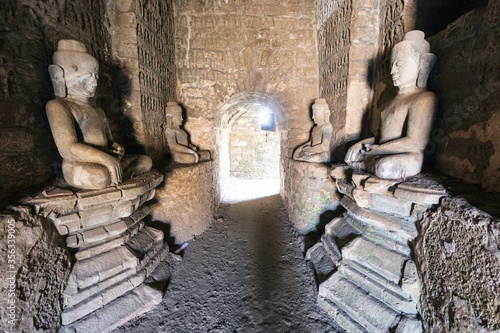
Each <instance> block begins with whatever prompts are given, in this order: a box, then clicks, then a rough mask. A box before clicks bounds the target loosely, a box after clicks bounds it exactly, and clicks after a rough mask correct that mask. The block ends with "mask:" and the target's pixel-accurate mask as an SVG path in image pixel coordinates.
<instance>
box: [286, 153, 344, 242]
mask: <svg viewBox="0 0 500 333" xmlns="http://www.w3.org/2000/svg"><path fill="white" fill-rule="evenodd" d="M288 168H289V171H288V173H287V174H288V175H289V176H288V177H287V178H288V179H287V183H286V184H285V202H286V209H287V212H288V215H289V217H290V220H291V221H293V223H294V227H295V228H296V229H297V230H298V232H299V233H300V234H302V235H306V234H308V233H310V232H316V231H317V227H318V226H319V225H320V220H321V215H322V214H324V213H325V212H328V211H335V210H336V209H337V208H339V196H338V195H337V194H336V188H335V183H334V182H333V181H332V179H331V177H330V175H329V167H328V166H327V165H324V164H319V163H307V162H301V161H295V160H292V159H290V160H289V162H288Z"/></svg>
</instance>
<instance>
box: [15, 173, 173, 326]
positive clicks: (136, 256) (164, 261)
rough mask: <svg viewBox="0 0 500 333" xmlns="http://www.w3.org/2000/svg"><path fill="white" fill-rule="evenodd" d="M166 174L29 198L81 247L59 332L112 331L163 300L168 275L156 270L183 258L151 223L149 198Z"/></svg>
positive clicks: (73, 245)
mask: <svg viewBox="0 0 500 333" xmlns="http://www.w3.org/2000/svg"><path fill="white" fill-rule="evenodd" d="M162 180H163V175H162V174H160V173H158V172H156V171H152V172H149V173H147V174H144V175H141V176H138V177H136V178H134V179H133V180H129V181H126V182H124V183H122V184H120V185H116V186H111V187H108V188H105V189H103V190H96V191H78V192H72V191H69V190H66V191H62V192H59V193H57V195H56V196H51V193H50V192H49V194H46V195H45V196H42V197H41V198H31V199H26V200H24V202H23V203H24V204H26V205H29V206H32V207H33V208H34V209H35V211H36V212H37V214H38V216H41V217H42V218H44V219H46V220H47V221H49V222H50V223H52V224H53V225H54V226H55V227H56V229H57V231H58V232H59V234H60V235H63V236H64V237H65V238H66V245H67V247H69V248H71V249H73V253H74V260H75V263H74V265H73V267H72V269H71V273H70V274H69V277H68V281H67V284H66V289H65V290H64V292H63V293H62V303H63V312H62V314H61V323H62V327H61V329H60V331H59V332H87V333H88V332H96V333H97V332H99V333H102V332H109V331H111V330H113V329H114V328H116V327H118V326H120V325H122V324H124V323H125V322H127V321H128V320H130V319H132V318H134V317H136V316H138V315H140V314H142V313H144V312H146V311H148V310H150V309H151V308H152V307H153V306H155V305H157V304H158V303H159V302H160V301H161V299H162V297H163V293H162V286H164V285H165V283H166V280H167V279H168V276H167V277H165V274H159V273H158V272H156V273H155V269H157V268H158V269H161V270H164V269H165V267H166V266H172V265H173V264H174V263H175V262H176V261H177V260H178V259H177V258H176V257H174V256H173V255H171V254H170V252H169V247H168V245H167V244H166V243H165V242H164V241H163V238H164V235H163V232H162V231H160V230H157V229H154V228H152V227H149V226H146V225H145V222H144V218H145V217H146V216H147V215H148V214H149V213H150V209H149V207H147V206H144V203H145V202H146V201H148V200H150V199H152V198H153V197H154V195H155V188H156V186H158V185H159V184H160V183H161V182H162ZM155 276H163V277H164V278H162V279H157V278H155Z"/></svg>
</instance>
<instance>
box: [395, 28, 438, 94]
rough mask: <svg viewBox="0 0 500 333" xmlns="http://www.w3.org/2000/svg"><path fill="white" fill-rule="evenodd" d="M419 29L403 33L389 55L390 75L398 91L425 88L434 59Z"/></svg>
mask: <svg viewBox="0 0 500 333" xmlns="http://www.w3.org/2000/svg"><path fill="white" fill-rule="evenodd" d="M424 37H425V34H424V33H423V32H422V31H420V30H412V31H409V32H407V33H406V34H405V36H404V38H403V40H402V41H401V42H399V43H398V44H396V46H394V49H393V51H392V55H391V75H392V80H393V83H394V86H396V87H398V88H399V89H400V92H406V91H409V90H413V89H415V88H425V87H426V85H427V79H428V77H429V73H430V71H431V69H432V66H433V65H434V63H435V61H436V56H435V55H434V54H432V53H429V52H430V45H429V42H427V41H426V40H425V39H424Z"/></svg>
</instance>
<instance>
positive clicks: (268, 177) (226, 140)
mask: <svg viewBox="0 0 500 333" xmlns="http://www.w3.org/2000/svg"><path fill="white" fill-rule="evenodd" d="M226 115H227V117H225V120H226V121H223V123H222V126H221V133H220V168H221V169H220V174H219V176H220V178H219V181H220V186H221V187H220V190H221V192H220V194H221V202H226V203H233V202H239V201H247V200H252V199H256V198H262V197H267V196H271V195H275V194H278V193H279V192H280V187H281V183H280V143H281V141H280V132H279V130H278V129H277V128H276V123H275V121H276V120H275V116H274V112H273V111H272V110H271V109H270V108H267V107H265V106H263V105H261V104H257V103H252V104H246V105H245V107H242V106H241V105H239V106H238V107H237V108H235V109H232V110H228V113H227V114H226Z"/></svg>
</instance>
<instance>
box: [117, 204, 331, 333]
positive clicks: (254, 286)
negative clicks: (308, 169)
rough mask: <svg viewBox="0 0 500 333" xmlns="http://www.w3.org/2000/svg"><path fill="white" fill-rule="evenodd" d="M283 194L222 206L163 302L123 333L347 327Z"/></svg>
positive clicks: (308, 331)
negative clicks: (327, 306) (323, 289)
mask: <svg viewBox="0 0 500 333" xmlns="http://www.w3.org/2000/svg"><path fill="white" fill-rule="evenodd" d="M339 331H340V330H339V329H338V328H337V326H335V323H334V322H333V321H331V320H330V319H329V317H328V316H327V315H326V313H325V312H323V310H321V309H320V308H319V307H318V306H317V305H316V285H315V282H314V276H313V272H312V270H311V269H309V268H308V267H307V264H306V262H305V259H303V255H302V252H301V249H300V243H299V240H298V239H297V238H296V235H295V234H294V232H293V229H292V226H291V224H290V222H289V221H288V219H287V215H286V212H285V209H284V205H283V202H282V200H281V198H280V197H279V196H278V195H275V196H270V197H266V198H261V199H256V200H252V201H246V202H240V203H234V204H230V205H226V206H223V207H221V209H220V210H219V213H218V218H217V219H216V220H215V221H214V223H213V224H212V226H211V228H210V229H209V230H208V231H206V232H205V233H203V234H202V235H201V236H199V237H198V238H197V239H195V240H193V241H191V242H190V244H189V246H188V247H187V248H186V249H185V253H184V259H183V262H182V264H180V266H179V267H178V268H177V269H176V270H175V271H174V273H173V276H172V279H171V281H170V284H169V286H168V289H167V293H166V295H165V297H164V299H163V302H162V303H161V304H160V305H158V306H157V307H156V308H155V309H153V311H151V312H149V313H147V314H146V315H144V316H142V317H139V318H137V319H135V320H133V321H131V322H129V323H127V325H125V326H123V327H121V328H119V329H117V330H116V332H144V333H146V332H165V333H170V332H175V333H184V332H186V333H187V332H189V333H198V332H214V333H216V332H217V333H240V332H241V333H257V332H269V333H281V332H290V333H302V332H304V333H322V332H329V333H331V332H339Z"/></svg>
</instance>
